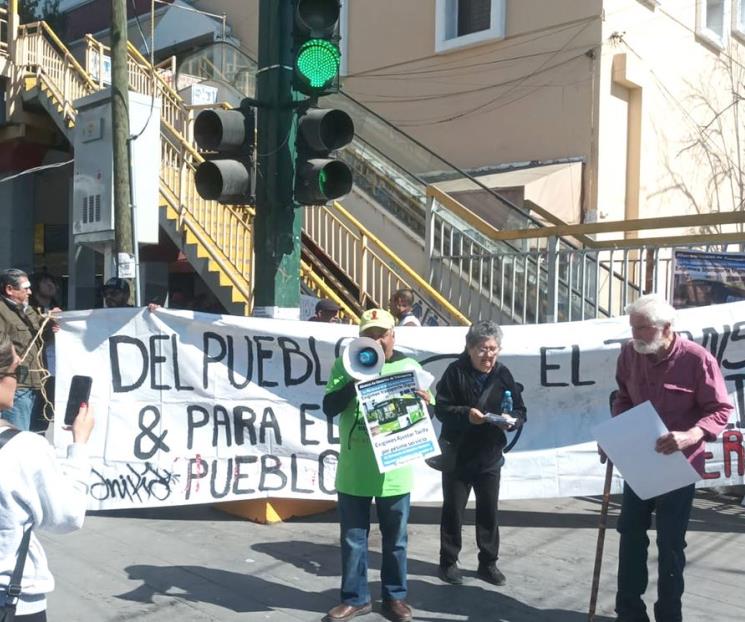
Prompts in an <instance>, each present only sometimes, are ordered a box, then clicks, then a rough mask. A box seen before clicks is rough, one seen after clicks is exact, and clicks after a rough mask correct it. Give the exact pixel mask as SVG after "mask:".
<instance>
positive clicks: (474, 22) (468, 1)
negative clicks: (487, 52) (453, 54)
mask: <svg viewBox="0 0 745 622" xmlns="http://www.w3.org/2000/svg"><path fill="white" fill-rule="evenodd" d="M436 7H437V8H436V11H437V14H436V21H435V23H436V33H435V35H436V36H435V49H436V51H437V52H444V51H447V50H451V49H455V48H461V47H464V46H468V45H474V44H477V43H481V42H483V41H489V40H491V39H501V38H502V37H504V26H505V7H506V0H437V5H436Z"/></svg>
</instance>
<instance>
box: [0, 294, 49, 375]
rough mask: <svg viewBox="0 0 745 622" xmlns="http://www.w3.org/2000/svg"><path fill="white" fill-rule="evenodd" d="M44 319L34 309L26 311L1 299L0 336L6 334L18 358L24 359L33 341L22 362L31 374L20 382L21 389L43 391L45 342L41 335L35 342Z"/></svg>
mask: <svg viewBox="0 0 745 622" xmlns="http://www.w3.org/2000/svg"><path fill="white" fill-rule="evenodd" d="M42 322H43V320H42V318H41V316H40V315H39V314H38V312H37V311H36V310H35V309H33V308H32V307H30V306H29V307H27V308H26V310H25V311H24V310H23V308H22V307H19V306H18V305H16V304H14V303H13V302H12V301H10V300H8V299H7V298H5V297H0V334H6V335H8V337H10V340H11V341H12V342H13V345H14V346H15V349H16V352H17V353H18V356H21V357H23V353H24V352H26V350H27V349H28V347H29V345H30V344H31V342H32V341H33V345H32V347H31V349H30V350H29V351H28V354H26V357H25V358H24V359H23V360H22V361H21V365H24V366H25V367H26V368H28V370H29V372H28V374H27V375H26V377H25V378H24V377H23V375H22V376H21V378H20V381H19V382H18V386H19V387H20V388H31V389H41V379H42V372H41V371H39V368H40V367H46V362H45V361H44V359H43V357H42V353H41V351H42V349H43V347H44V341H43V338H42V336H41V335H40V336H39V337H38V338H36V339H35V340H34V338H35V337H36V335H37V334H38V332H39V329H40V328H41V325H42Z"/></svg>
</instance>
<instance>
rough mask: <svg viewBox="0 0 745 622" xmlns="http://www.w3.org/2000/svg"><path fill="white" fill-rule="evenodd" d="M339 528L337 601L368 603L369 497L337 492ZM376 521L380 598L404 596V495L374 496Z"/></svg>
mask: <svg viewBox="0 0 745 622" xmlns="http://www.w3.org/2000/svg"><path fill="white" fill-rule="evenodd" d="M338 495H339V502H338V509H339V526H340V527H341V565H342V569H341V600H342V602H344V603H346V604H348V605H354V606H356V607H357V606H360V605H365V604H367V603H369V602H370V589H369V587H368V584H367V537H368V535H369V534H370V505H371V504H372V497H356V496H354V495H346V494H344V493H341V492H340V493H338ZM375 507H376V508H377V510H378V523H379V525H380V533H381V534H382V536H383V554H382V563H381V567H380V582H381V591H382V597H383V600H403V599H405V598H406V545H407V543H408V535H407V533H406V530H407V526H408V523H409V509H410V507H411V501H410V497H409V495H408V494H405V495H397V496H395V497H376V498H375Z"/></svg>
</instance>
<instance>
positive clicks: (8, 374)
mask: <svg viewBox="0 0 745 622" xmlns="http://www.w3.org/2000/svg"><path fill="white" fill-rule="evenodd" d="M18 365H19V357H18V354H17V353H16V351H15V348H14V347H13V343H12V342H11V341H10V339H9V338H8V337H6V336H3V337H0V408H2V409H5V408H10V407H12V405H13V398H14V395H15V391H16V385H17V380H16V375H17V370H18ZM93 423H94V422H93V414H92V413H91V411H90V409H89V408H88V405H87V404H85V403H83V404H79V406H78V410H77V416H76V417H75V418H74V420H73V422H72V426H71V427H70V428H69V429H70V430H71V431H72V438H73V442H72V444H71V445H70V446H69V447H68V450H67V460H65V461H59V462H58V461H57V460H56V458H55V455H54V450H53V448H52V447H51V446H50V445H49V443H48V442H47V441H46V439H44V438H43V437H41V436H39V435H38V434H34V433H32V432H23V431H20V432H19V431H18V430H17V428H15V427H14V426H12V425H10V424H9V423H8V422H7V421H0V439H1V440H2V441H4V443H0V445H2V446H0V473H2V477H0V612H3V611H4V608H7V607H8V606H9V605H10V606H12V605H13V604H15V611H16V616H15V620H16V622H45V621H46V619H47V618H46V607H47V604H46V594H47V593H48V592H51V591H52V590H53V589H54V578H53V577H52V574H51V572H50V570H49V567H48V565H47V560H46V556H45V554H44V550H43V549H42V547H41V544H40V543H39V540H38V539H37V538H36V535H35V532H36V530H38V529H44V530H49V531H53V532H57V533H65V532H70V531H74V530H76V529H80V527H82V525H83V519H84V517H85V509H86V505H87V501H88V479H89V476H90V472H91V468H90V463H89V461H88V456H87V452H86V447H85V445H86V443H87V442H88V439H89V438H90V435H91V431H92V430H93ZM27 529H31V530H32V532H31V540H30V544H29V547H28V555H27V557H26V561H25V564H24V567H23V578H22V581H21V594H20V597H19V598H18V600H17V602H16V601H15V599H14V598H12V597H10V596H9V595H8V591H7V588H8V584H9V582H10V578H11V576H12V573H13V570H14V568H15V565H16V557H17V554H18V550H19V547H20V545H21V541H22V539H23V536H24V533H25V531H26V530H27Z"/></svg>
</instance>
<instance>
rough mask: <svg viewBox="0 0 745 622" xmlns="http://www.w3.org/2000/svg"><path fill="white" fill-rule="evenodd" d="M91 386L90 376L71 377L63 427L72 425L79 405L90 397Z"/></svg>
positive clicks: (91, 379)
mask: <svg viewBox="0 0 745 622" xmlns="http://www.w3.org/2000/svg"><path fill="white" fill-rule="evenodd" d="M91 384H93V378H91V377H90V376H73V377H72V381H71V382H70V394H69V395H68V396H67V408H66V409H65V425H72V422H73V421H75V417H77V416H78V411H79V410H80V405H81V404H82V403H83V402H85V403H88V400H89V399H90V397H91Z"/></svg>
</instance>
